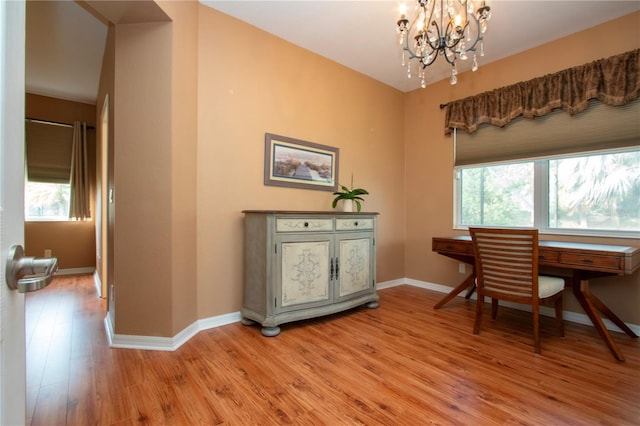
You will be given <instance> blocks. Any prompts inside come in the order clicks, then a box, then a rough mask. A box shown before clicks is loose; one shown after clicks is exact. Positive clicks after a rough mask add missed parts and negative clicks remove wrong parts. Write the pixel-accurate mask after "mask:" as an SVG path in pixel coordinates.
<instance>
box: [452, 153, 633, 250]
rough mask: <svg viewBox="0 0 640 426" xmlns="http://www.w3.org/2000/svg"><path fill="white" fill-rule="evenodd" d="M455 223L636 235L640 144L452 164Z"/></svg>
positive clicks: (546, 230)
mask: <svg viewBox="0 0 640 426" xmlns="http://www.w3.org/2000/svg"><path fill="white" fill-rule="evenodd" d="M455 176H456V184H455V187H456V193H457V197H456V201H457V208H456V225H457V226H458V227H467V226H471V225H487V226H526V227H536V228H539V229H540V230H541V231H543V232H548V233H566V234H585V235H612V236H614V235H615V236H632V237H636V238H637V237H638V236H640V149H634V150H627V151H610V152H598V153H590V154H589V153H583V154H573V155H571V156H562V157H552V158H545V159H532V160H523V161H519V162H511V163H505V164H486V165H472V166H460V167H457V168H456V173H455Z"/></svg>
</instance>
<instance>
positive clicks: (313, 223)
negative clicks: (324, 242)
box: [276, 218, 333, 232]
mask: <svg viewBox="0 0 640 426" xmlns="http://www.w3.org/2000/svg"><path fill="white" fill-rule="evenodd" d="M317 231H333V220H332V219H315V218H278V219H276V232H317Z"/></svg>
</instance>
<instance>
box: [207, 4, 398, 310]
mask: <svg viewBox="0 0 640 426" xmlns="http://www.w3.org/2000/svg"><path fill="white" fill-rule="evenodd" d="M198 26H199V34H200V36H199V69H198V163H197V172H198V176H197V178H198V179H197V185H198V210H197V213H198V259H197V260H198V317H199V318H206V317H210V316H214V315H220V314H226V313H229V312H236V311H238V310H239V309H240V307H241V303H242V279H243V271H242V235H243V228H242V219H243V216H242V213H241V211H242V210H244V209H282V210H287V209H289V210H323V211H326V210H331V201H332V200H333V197H332V195H331V192H327V191H316V190H301V189H289V188H280V187H273V186H265V185H264V184H263V173H264V135H265V132H269V133H275V134H279V135H284V136H288V137H293V138H296V139H302V140H306V141H311V142H316V143H320V144H324V145H329V146H333V147H337V148H339V149H340V159H339V161H340V165H339V167H340V170H339V173H340V182H342V183H345V184H347V185H348V184H349V180H350V176H351V173H353V175H354V181H355V182H354V183H355V185H356V186H362V187H364V188H366V189H368V190H369V192H370V193H371V195H370V196H368V197H366V201H365V203H364V210H366V211H377V212H380V216H379V218H378V226H379V229H378V238H377V252H378V256H377V260H378V264H377V269H378V270H377V273H378V281H385V280H392V279H396V278H401V277H403V276H404V238H405V229H404V214H405V210H404V193H403V190H402V188H403V187H404V154H403V148H402V146H403V117H404V111H403V94H402V93H401V92H399V91H397V90H395V89H392V88H390V87H388V86H385V85H382V84H380V83H379V82H376V81H374V80H372V79H370V78H368V77H365V76H363V75H362V74H359V73H356V72H354V71H352V70H349V69H347V68H345V67H343V66H341V65H339V64H337V63H335V62H332V61H329V60H327V59H325V58H322V57H320V56H318V55H315V54H313V53H311V52H309V51H306V50H304V49H301V48H299V47H296V46H294V45H292V44H290V43H287V42H285V41H283V40H282V39H279V38H277V37H274V36H272V35H270V34H267V33H265V32H263V31H261V30H259V29H257V28H255V27H252V26H249V25H248V24H246V23H244V22H241V21H238V20H235V19H233V18H231V17H229V16H227V15H224V14H222V13H219V12H217V11H215V10H212V9H210V8H207V7H205V6H201V7H200V22H199V25H198ZM230 34H232V36H230Z"/></svg>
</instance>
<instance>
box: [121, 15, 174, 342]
mask: <svg viewBox="0 0 640 426" xmlns="http://www.w3.org/2000/svg"><path fill="white" fill-rule="evenodd" d="M115 44H116V52H115V86H114V90H115V96H114V117H113V119H114V160H113V164H114V200H115V201H114V206H115V229H114V259H113V260H114V265H115V269H114V285H115V321H116V322H115V328H116V330H115V332H116V333H118V334H128V335H147V336H167V335H171V331H172V329H173V327H172V301H171V297H172V290H171V286H172V275H171V253H172V243H171V232H172V230H171V213H172V194H171V175H172V169H171V161H172V160H171V143H172V134H171V128H172V123H171V65H172V63H171V55H172V49H171V24H170V23H148V24H147V23H145V24H122V25H117V26H116V40H115Z"/></svg>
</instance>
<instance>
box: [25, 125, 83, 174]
mask: <svg viewBox="0 0 640 426" xmlns="http://www.w3.org/2000/svg"><path fill="white" fill-rule="evenodd" d="M25 137H26V151H27V152H26V154H27V155H26V156H27V177H28V179H29V181H31V182H46V183H69V182H70V179H71V146H72V143H73V128H72V127H70V126H65V125H52V124H51V123H42V122H38V121H34V120H27V121H26V127H25Z"/></svg>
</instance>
